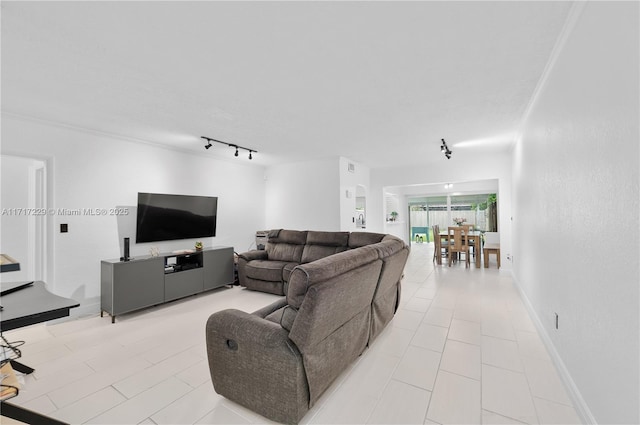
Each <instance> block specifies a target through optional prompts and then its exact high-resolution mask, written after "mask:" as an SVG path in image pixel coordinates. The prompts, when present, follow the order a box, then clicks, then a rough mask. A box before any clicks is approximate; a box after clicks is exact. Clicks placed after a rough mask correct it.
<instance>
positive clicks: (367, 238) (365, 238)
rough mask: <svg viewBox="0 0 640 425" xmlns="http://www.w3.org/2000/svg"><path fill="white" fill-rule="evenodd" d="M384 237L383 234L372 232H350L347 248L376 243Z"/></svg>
mask: <svg viewBox="0 0 640 425" xmlns="http://www.w3.org/2000/svg"><path fill="white" fill-rule="evenodd" d="M385 236H386V235H385V234H383V233H372V232H351V234H350V235H349V248H359V247H361V246H365V245H372V244H374V243H378V242H380V241H381V240H382V238H384V237H385Z"/></svg>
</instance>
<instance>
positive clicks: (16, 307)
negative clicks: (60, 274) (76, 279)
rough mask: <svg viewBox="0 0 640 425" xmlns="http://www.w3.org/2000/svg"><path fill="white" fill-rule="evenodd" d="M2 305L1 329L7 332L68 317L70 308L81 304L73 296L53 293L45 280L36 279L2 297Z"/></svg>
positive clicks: (0, 303)
mask: <svg viewBox="0 0 640 425" xmlns="http://www.w3.org/2000/svg"><path fill="white" fill-rule="evenodd" d="M16 283H18V284H19V283H26V282H16ZM16 283H12V284H16ZM2 285H3V286H4V285H5V284H4V283H3V284H2ZM7 285H9V284H7ZM0 305H2V311H0V330H1V331H2V332H6V331H10V330H12V329H17V328H21V327H23V326H29V325H35V324H36V323H41V322H46V321H48V320H53V319H59V318H61V317H66V316H68V315H69V310H70V309H72V308H74V307H78V306H79V305H80V304H79V303H78V302H77V301H75V300H72V299H71V298H64V297H60V296H58V295H54V294H52V293H51V292H49V291H47V289H46V288H45V286H44V282H41V281H36V282H33V285H30V286H26V287H23V288H22V289H19V290H17V291H15V292H11V293H10V294H7V295H4V296H2V297H0Z"/></svg>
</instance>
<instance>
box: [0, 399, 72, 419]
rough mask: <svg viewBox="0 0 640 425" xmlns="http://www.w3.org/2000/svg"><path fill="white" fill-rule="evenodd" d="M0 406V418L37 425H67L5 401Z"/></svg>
mask: <svg viewBox="0 0 640 425" xmlns="http://www.w3.org/2000/svg"><path fill="white" fill-rule="evenodd" d="M0 404H1V405H2V416H6V417H8V418H11V419H15V420H16V421H20V422H24V423H27V424H38V425H69V424H67V423H66V422H62V421H59V420H57V419H54V418H50V417H49V416H44V415H42V414H40V413H37V412H34V411H33V410H27V409H25V408H24V407H20V406H16V405H15V404H11V403H7V402H6V401H3V402H0Z"/></svg>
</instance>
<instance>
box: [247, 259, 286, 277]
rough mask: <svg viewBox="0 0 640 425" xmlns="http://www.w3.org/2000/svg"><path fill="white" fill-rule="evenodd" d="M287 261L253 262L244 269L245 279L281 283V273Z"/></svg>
mask: <svg viewBox="0 0 640 425" xmlns="http://www.w3.org/2000/svg"><path fill="white" fill-rule="evenodd" d="M287 264H289V263H288V262H287V261H272V260H253V261H249V262H248V263H247V265H246V267H245V269H246V273H247V277H249V278H252V279H258V280H266V281H269V282H282V271H283V269H284V267H285V266H286V265H287Z"/></svg>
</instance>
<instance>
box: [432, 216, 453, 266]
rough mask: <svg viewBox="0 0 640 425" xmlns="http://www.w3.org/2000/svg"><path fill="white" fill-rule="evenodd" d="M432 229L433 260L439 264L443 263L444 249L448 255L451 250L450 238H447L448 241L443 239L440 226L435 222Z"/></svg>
mask: <svg viewBox="0 0 640 425" xmlns="http://www.w3.org/2000/svg"><path fill="white" fill-rule="evenodd" d="M432 229H433V244H434V248H433V261H435V262H436V263H437V264H442V257H443V250H444V253H447V255H448V252H449V240H448V238H447V240H446V241H444V242H443V241H442V238H441V237H440V226H438V225H437V224H434V225H433V227H432Z"/></svg>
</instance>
